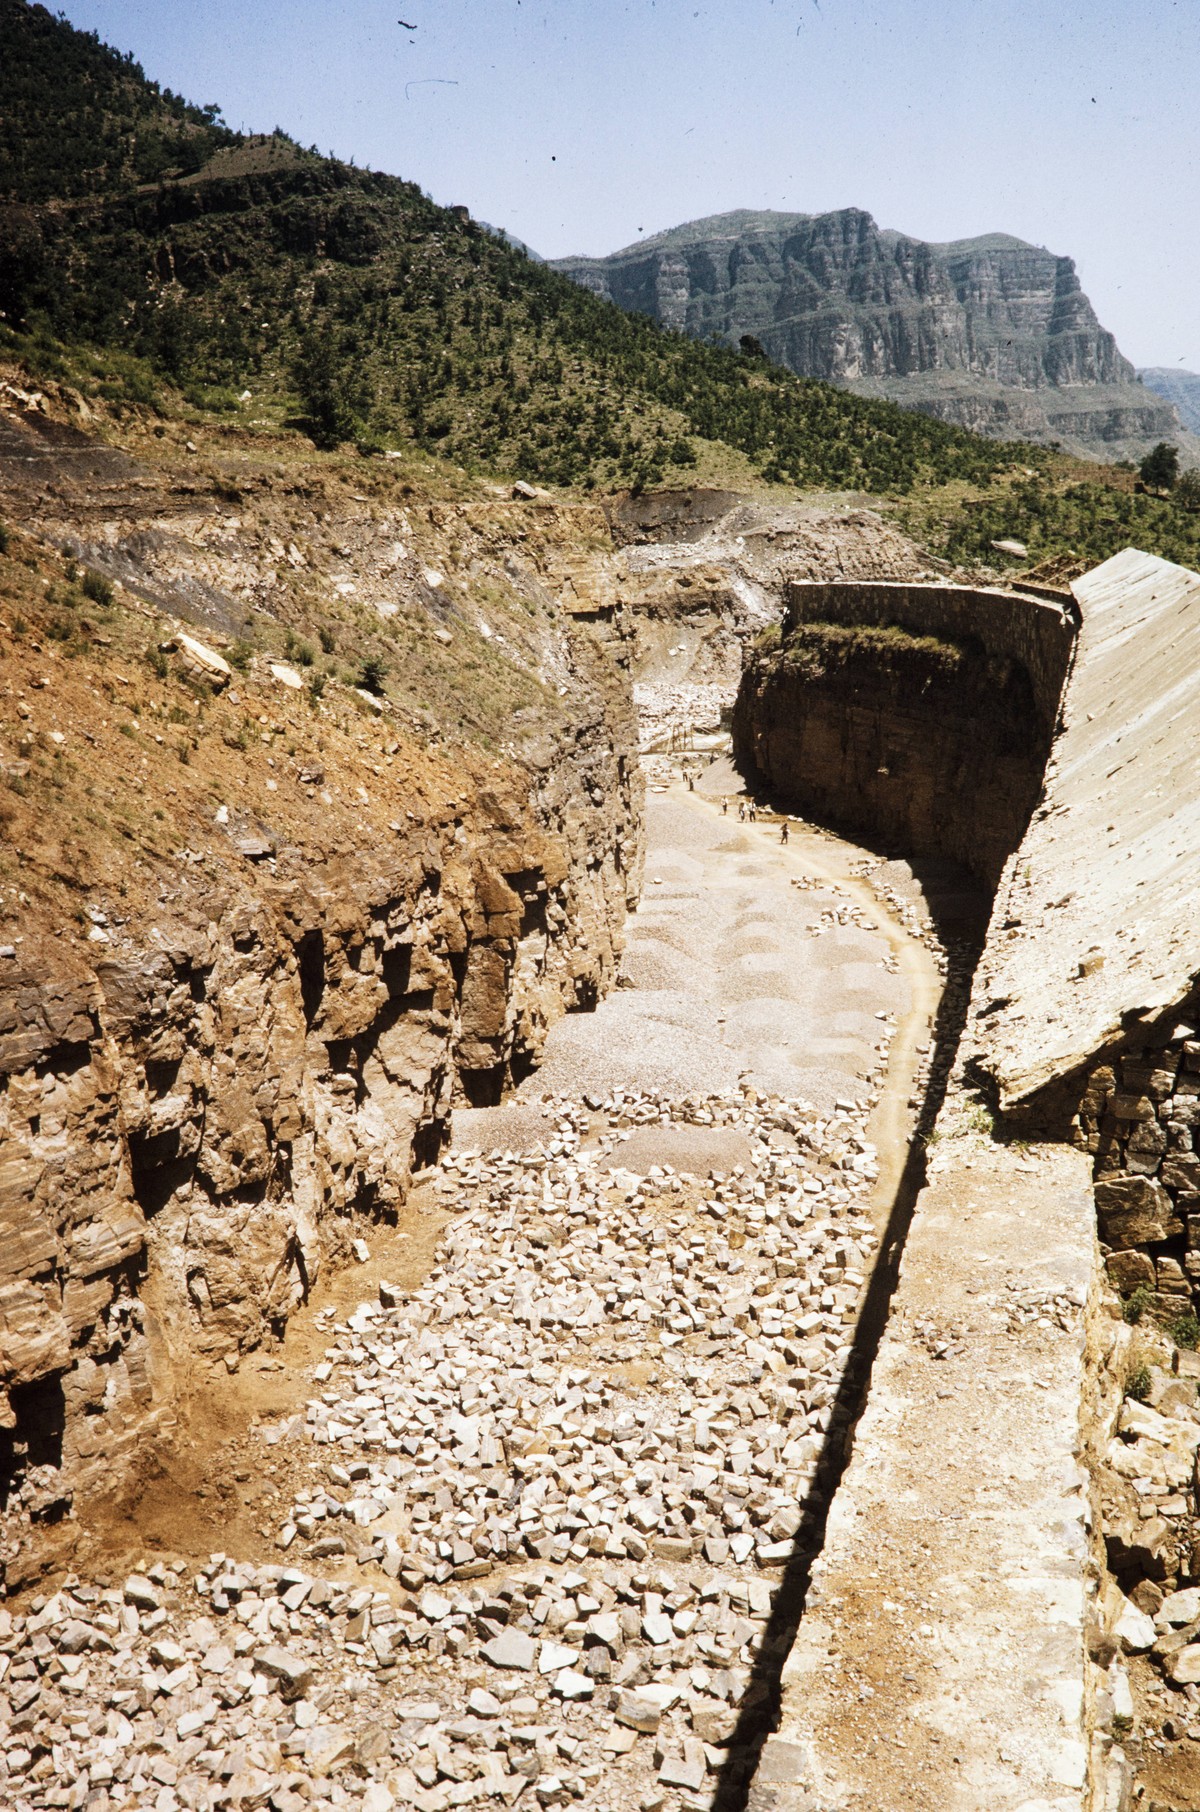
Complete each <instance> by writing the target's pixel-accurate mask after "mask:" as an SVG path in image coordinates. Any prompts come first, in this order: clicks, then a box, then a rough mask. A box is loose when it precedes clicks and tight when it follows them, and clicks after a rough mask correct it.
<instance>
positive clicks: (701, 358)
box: [0, 0, 1034, 492]
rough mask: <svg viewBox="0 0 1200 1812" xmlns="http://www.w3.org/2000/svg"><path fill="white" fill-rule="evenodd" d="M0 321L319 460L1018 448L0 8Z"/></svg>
mask: <svg viewBox="0 0 1200 1812" xmlns="http://www.w3.org/2000/svg"><path fill="white" fill-rule="evenodd" d="M0 51H2V55H0V121H2V122H3V124H2V126H0V309H2V310H3V313H4V316H5V318H6V320H7V322H8V324H9V326H8V331H9V334H10V335H17V336H19V337H20V338H21V341H22V344H24V345H25V346H26V347H28V346H29V345H30V343H31V341H32V343H33V345H34V346H35V347H36V344H37V343H38V341H39V340H40V341H41V343H42V344H43V348H45V345H46V342H48V341H51V340H56V341H61V342H68V343H72V344H75V345H80V344H82V345H92V346H104V347H112V348H119V349H120V351H121V352H122V353H123V354H127V355H131V356H132V357H134V358H136V359H139V360H142V361H144V362H145V364H146V366H147V368H148V370H149V372H150V373H151V374H152V377H153V378H154V379H166V380H169V381H170V382H171V383H172V384H174V385H177V386H179V387H180V388H181V389H183V391H184V392H185V394H188V395H190V396H191V398H192V400H193V401H195V402H197V403H199V404H202V405H204V406H206V407H210V408H211V407H226V408H230V409H232V408H234V407H235V406H236V398H237V397H238V396H239V395H240V394H241V393H242V392H243V391H245V390H247V389H249V390H251V391H252V392H253V393H254V395H255V398H256V409H259V410H262V409H264V408H267V407H269V406H271V405H274V406H275V407H277V408H278V409H279V410H280V411H282V412H283V413H284V414H285V415H286V414H287V412H288V411H291V412H292V413H293V415H294V417H295V419H296V420H297V421H298V422H300V423H302V424H304V425H306V426H307V428H308V430H309V431H310V432H311V433H312V435H313V437H314V439H316V440H317V441H318V443H320V444H333V443H336V442H338V441H341V440H346V439H351V440H357V441H359V442H360V443H361V444H363V445H366V446H368V447H371V446H376V447H381V446H397V445H401V444H402V443H403V442H405V441H410V442H412V441H415V442H417V443H418V444H420V445H421V446H423V447H426V448H429V449H431V450H434V451H436V452H438V453H440V454H442V455H443V456H446V457H449V458H450V459H452V460H455V461H457V462H459V463H461V464H463V465H465V466H467V467H468V468H471V469H487V470H491V471H495V472H498V473H510V474H518V473H519V474H521V475H524V476H526V477H530V478H534V479H540V480H543V481H547V482H557V483H561V484H582V485H597V484H598V485H603V486H612V485H620V484H628V483H655V482H658V481H659V480H660V479H661V478H662V477H663V476H664V474H666V473H667V472H668V471H670V470H676V471H679V470H683V471H686V470H687V469H688V467H689V465H690V464H691V462H693V461H694V459H695V457H696V443H697V442H701V441H707V442H715V443H724V444H725V445H727V446H728V447H730V448H732V449H734V450H735V451H736V452H737V453H738V454H740V455H742V456H745V457H746V458H748V459H749V460H750V461H751V462H752V466H753V469H754V470H756V471H758V472H759V473H761V474H762V475H763V476H765V477H767V478H769V479H772V480H776V481H780V482H786V483H788V484H793V485H798V486H803V485H808V486H821V487H830V488H862V489H866V490H871V491H876V492H889V491H890V492H907V491H910V490H911V489H912V488H913V487H914V486H916V485H918V484H921V483H927V482H939V481H944V480H950V479H965V480H971V481H977V480H986V479H987V477H988V476H989V475H990V474H991V473H994V472H998V471H1001V470H1003V469H1005V468H1006V467H1008V466H1010V465H1011V464H1012V463H1013V462H1014V460H1015V459H1017V458H1020V459H1021V460H1022V461H1023V462H1028V460H1029V459H1030V458H1031V457H1034V456H1033V455H1031V454H1030V452H1029V450H1028V449H1023V450H1021V451H1020V452H1019V453H1018V451H1017V450H1016V449H1014V448H1013V447H1004V446H997V445H995V444H990V443H988V442H986V441H983V440H980V439H978V438H976V437H975V436H973V435H971V434H969V433H966V432H963V431H961V430H958V429H955V428H950V427H946V426H944V425H942V424H939V423H936V422H932V421H930V420H927V419H924V418H922V417H921V416H918V415H914V414H911V413H907V412H905V411H903V410H901V409H897V408H895V407H893V406H892V405H890V404H887V403H880V402H874V401H863V400H860V399H856V398H852V397H849V396H846V395H844V394H843V393H841V392H839V391H837V390H834V389H832V388H830V387H828V386H826V385H823V384H820V383H815V382H811V381H805V380H802V379H799V378H796V377H794V376H792V375H791V374H790V373H787V372H784V371H782V370H780V369H778V368H775V367H772V366H769V365H768V364H766V362H765V361H763V360H761V359H755V358H752V357H747V356H745V355H743V354H741V353H739V352H736V351H732V350H729V349H722V348H717V347H713V346H705V345H697V344H695V343H694V342H692V341H689V340H687V339H685V338H684V337H682V336H678V335H675V334H673V333H669V332H665V331H663V330H661V329H660V328H658V327H656V326H654V325H653V324H652V323H651V322H649V321H647V320H643V319H641V318H637V317H630V316H628V315H625V314H623V313H622V312H621V311H620V310H618V309H616V308H615V307H613V306H612V305H611V304H608V303H605V302H602V301H600V300H599V299H598V298H596V297H594V296H590V295H588V294H587V293H586V292H584V291H582V290H580V289H578V288H577V287H576V286H575V285H574V284H572V283H571V282H569V281H568V280H567V279H566V278H565V277H562V276H560V275H559V274H558V273H556V272H554V271H551V270H549V269H548V268H547V267H545V266H544V265H541V264H538V263H536V262H534V261H532V260H530V259H529V258H527V257H525V256H523V255H522V254H521V253H520V252H518V251H516V250H514V249H513V248H511V247H509V246H508V245H506V244H505V243H503V242H502V241H501V240H500V239H499V238H498V237H496V236H493V235H492V234H491V233H489V232H487V231H486V230H484V229H483V228H481V227H479V226H478V225H476V224H475V223H472V222H470V221H467V220H464V219H462V218H460V217H459V216H458V215H457V214H455V213H454V212H452V211H448V210H446V209H442V208H439V207H436V206H434V204H433V203H432V202H431V201H429V200H428V198H427V197H426V196H424V195H423V194H422V193H421V191H420V190H419V189H418V188H417V187H415V186H414V185H413V184H411V183H406V182H403V181H401V180H399V179H397V178H395V177H391V176H385V175H380V174H377V173H373V172H369V171H363V170H358V169H355V168H353V167H351V166H348V165H346V164H344V163H341V162H338V161H336V160H334V159H330V158H323V157H319V156H318V155H316V153H315V152H309V151H304V150H302V149H301V148H300V147H299V146H297V145H296V144H294V143H293V142H292V141H291V140H289V139H288V138H286V137H285V136H284V135H283V134H281V133H280V134H276V135H275V136H273V137H271V138H268V139H246V138H242V137H240V136H239V135H237V134H234V133H232V132H230V131H228V130H227V129H226V128H225V127H224V126H222V125H221V124H220V121H219V115H218V113H217V110H216V108H215V107H205V108H196V107H191V106H188V105H187V104H186V103H184V102H183V101H181V100H180V99H178V97H176V96H174V95H171V94H169V93H165V92H163V91H161V90H160V89H158V88H157V87H156V86H155V85H154V84H152V83H150V82H148V81H147V80H146V78H145V76H144V75H143V74H142V72H141V70H140V69H139V68H138V66H137V64H136V63H134V62H133V61H132V60H131V59H129V58H127V57H123V56H121V55H119V54H118V53H117V52H115V51H112V50H109V49H107V48H106V47H105V46H103V45H102V44H101V43H100V42H99V41H98V40H97V39H96V38H95V37H94V36H92V35H89V34H85V33H81V32H77V31H75V30H74V29H73V28H72V27H70V26H69V25H68V24H66V22H65V21H62V20H60V19H56V18H55V17H54V16H53V15H52V14H50V13H49V12H47V11H46V10H45V9H44V8H41V7H36V6H27V5H25V4H24V3H23V0H0Z"/></svg>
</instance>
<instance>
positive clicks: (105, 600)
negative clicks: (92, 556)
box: [83, 566, 113, 610]
mask: <svg viewBox="0 0 1200 1812" xmlns="http://www.w3.org/2000/svg"><path fill="white" fill-rule="evenodd" d="M83 595H84V597H85V598H90V599H91V600H92V603H93V604H99V605H100V607H101V609H102V610H107V609H108V607H109V605H110V604H111V603H112V601H113V588H112V580H111V579H106V578H105V576H104V574H103V573H98V572H94V571H93V569H92V568H91V567H90V566H89V567H88V569H87V571H86V572H85V573H84V575H83Z"/></svg>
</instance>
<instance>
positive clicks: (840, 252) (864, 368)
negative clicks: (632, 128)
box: [557, 208, 1179, 446]
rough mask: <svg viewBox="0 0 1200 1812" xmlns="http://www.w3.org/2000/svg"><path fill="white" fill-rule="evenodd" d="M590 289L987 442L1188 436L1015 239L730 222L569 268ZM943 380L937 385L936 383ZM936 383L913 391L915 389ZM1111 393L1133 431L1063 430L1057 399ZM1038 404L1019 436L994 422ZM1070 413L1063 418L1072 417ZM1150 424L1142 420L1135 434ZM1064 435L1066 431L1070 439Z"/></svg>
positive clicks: (726, 218) (1055, 263)
mask: <svg viewBox="0 0 1200 1812" xmlns="http://www.w3.org/2000/svg"><path fill="white" fill-rule="evenodd" d="M557 268H558V269H559V270H562V271H564V272H565V273H566V274H567V275H568V276H570V277H572V278H573V279H574V280H575V281H576V282H578V283H581V284H583V285H584V286H586V287H587V288H589V289H592V290H594V291H595V292H596V293H598V294H600V295H602V296H605V297H608V298H609V299H611V300H613V301H615V302H618V303H619V304H620V305H621V306H622V307H624V308H629V309H635V310H638V311H640V312H642V313H645V314H649V315H652V316H653V317H654V318H655V319H657V320H660V321H662V322H664V323H665V324H667V325H669V326H672V327H675V328H678V329H680V330H682V331H684V332H687V333H691V334H694V335H696V336H697V337H700V338H711V337H714V336H715V337H716V338H718V339H721V340H725V341H727V342H731V343H734V344H736V343H737V342H738V340H739V339H740V338H741V336H742V335H743V334H752V335H754V336H755V337H756V338H757V339H758V340H759V341H760V342H761V344H762V346H763V347H764V349H765V351H766V352H767V353H768V354H769V356H770V357H771V358H772V359H774V360H776V361H777V362H778V363H780V364H783V365H787V366H789V367H790V368H791V369H792V370H793V371H797V372H799V373H801V375H803V376H806V377H815V378H824V379H827V380H829V381H832V382H834V383H839V384H845V385H847V386H848V387H849V388H851V389H859V388H862V389H864V390H866V391H868V392H869V393H870V394H875V395H884V396H889V397H893V398H894V400H896V401H899V402H903V403H907V404H909V405H910V406H912V407H915V408H919V409H923V410H926V411H927V412H928V413H936V414H938V415H940V416H942V417H943V418H944V419H948V420H952V421H955V422H959V423H960V424H961V425H964V426H971V427H975V428H982V429H983V430H984V431H985V432H999V433H1005V432H1007V433H1010V434H1011V433H1013V432H1014V431H1016V430H1017V428H1018V425H1019V431H1021V432H1024V433H1027V434H1034V435H1036V437H1038V438H1042V439H1051V438H1059V439H1064V438H1068V437H1069V438H1072V439H1074V440H1076V441H1079V442H1083V443H1086V444H1087V445H1089V446H1095V445H1102V444H1104V443H1105V442H1106V441H1107V440H1109V439H1112V438H1117V439H1126V438H1130V437H1132V438H1135V439H1136V438H1139V437H1140V438H1145V437H1146V436H1148V435H1156V434H1169V433H1170V432H1171V430H1172V428H1174V429H1175V430H1176V431H1177V430H1178V426H1179V424H1178V421H1177V419H1176V418H1175V416H1174V414H1173V412H1172V410H1171V409H1170V407H1169V405H1168V406H1166V407H1164V406H1163V405H1162V402H1161V399H1160V398H1158V397H1150V396H1147V395H1146V393H1145V392H1144V391H1143V390H1142V389H1141V387H1140V385H1138V383H1137V381H1136V375H1135V373H1134V370H1133V367H1132V366H1131V365H1130V363H1129V361H1128V360H1127V359H1125V358H1123V357H1122V355H1121V353H1120V352H1119V351H1118V349H1117V345H1116V341H1115V340H1114V338H1113V336H1112V334H1110V333H1108V332H1107V331H1106V330H1105V329H1104V328H1103V327H1102V326H1101V325H1100V323H1099V321H1098V320H1097V319H1096V315H1095V312H1094V310H1093V308H1092V305H1091V303H1090V302H1089V301H1088V299H1087V297H1086V296H1085V295H1084V293H1083V291H1082V289H1081V288H1080V284H1079V279H1078V276H1077V275H1076V272H1075V266H1074V263H1073V262H1072V260H1071V259H1070V258H1063V257H1057V256H1055V255H1054V254H1053V253H1051V252H1047V251H1045V250H1043V249H1041V248H1040V247H1037V246H1031V245H1026V244H1025V243H1024V242H1023V241H1022V240H1019V239H1014V238H1011V237H1010V236H1008V235H1007V234H1002V233H995V234H988V235H985V236H983V237H981V238H978V239H967V240H960V241H957V242H955V243H953V244H947V245H932V244H927V243H925V242H924V241H921V240H917V239H911V238H909V237H908V236H907V235H905V234H902V233H895V232H888V231H884V230H882V229H881V228H879V227H878V226H877V225H876V223H875V221H874V220H873V219H872V218H871V216H870V215H869V214H867V213H864V212H863V211H862V210H861V209H858V208H846V209H843V210H841V211H840V212H838V213H835V214H821V215H803V214H776V213H770V212H765V213H749V212H740V213H734V214H724V215H718V216H715V217H714V218H712V219H710V220H701V221H695V222H693V223H691V224H690V225H688V226H685V227H680V228H677V229H675V230H673V231H671V232H668V233H662V234H659V235H657V236H656V237H655V238H654V239H651V240H649V241H647V242H645V243H644V244H640V245H636V246H630V247H628V248H626V250H624V251H621V252H616V253H614V254H613V255H612V256H611V257H609V258H596V259H585V258H573V259H561V260H559V261H558V264H557ZM930 376H932V378H933V380H934V381H933V382H932V383H931V382H929V381H928V379H929V378H930ZM921 379H926V380H927V381H926V383H925V384H924V385H923V386H922V385H921V384H920V383H918V384H917V386H916V388H915V389H914V388H909V389H908V391H907V393H906V391H905V388H904V386H905V385H909V386H911V385H912V381H913V380H921ZM1095 386H1103V387H1104V388H1105V389H1106V390H1108V391H1113V390H1115V391H1117V392H1118V393H1119V397H1118V399H1116V400H1114V401H1113V402H1112V403H1111V405H1110V410H1111V407H1116V408H1118V409H1120V408H1121V407H1124V408H1127V409H1129V410H1130V411H1132V412H1133V416H1132V417H1131V420H1130V422H1129V423H1128V424H1117V425H1118V426H1119V427H1121V430H1122V431H1121V432H1120V433H1118V434H1117V435H1116V436H1114V435H1113V434H1112V433H1111V429H1112V427H1113V423H1112V422H1111V421H1109V422H1108V423H1107V431H1106V426H1105V424H1101V423H1094V422H1089V421H1087V420H1086V419H1081V420H1079V421H1076V422H1075V423H1073V424H1072V426H1071V430H1070V434H1069V436H1068V434H1067V432H1065V431H1064V430H1063V426H1062V424H1061V423H1059V424H1052V423H1051V421H1050V420H1049V419H1048V418H1049V415H1050V413H1051V412H1052V411H1053V409H1054V393H1055V392H1059V391H1065V392H1067V393H1069V394H1071V393H1075V392H1078V391H1079V390H1081V389H1082V390H1084V391H1086V390H1088V389H1091V388H1092V387H1095ZM1013 391H1016V392H1020V393H1034V394H1026V395H1025V396H1024V397H1023V398H1022V399H1021V402H1020V411H1021V413H1020V416H1019V417H1018V418H1017V421H1016V422H1013V423H1008V422H1005V421H1004V420H994V419H989V405H990V406H991V410H990V413H991V414H992V415H994V413H995V404H996V402H997V400H998V398H1001V397H1003V396H1004V395H1005V394H1006V393H1011V392H1013ZM1060 413H1061V412H1060ZM1135 418H1136V419H1135ZM1056 429H1057V431H1056Z"/></svg>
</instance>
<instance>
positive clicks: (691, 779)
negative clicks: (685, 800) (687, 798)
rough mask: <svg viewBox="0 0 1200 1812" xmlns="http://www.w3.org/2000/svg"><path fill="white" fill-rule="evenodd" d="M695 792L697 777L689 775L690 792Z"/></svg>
mask: <svg viewBox="0 0 1200 1812" xmlns="http://www.w3.org/2000/svg"><path fill="white" fill-rule="evenodd" d="M695 790H696V776H695V775H694V774H689V775H688V792H689V793H694V792H695Z"/></svg>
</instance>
